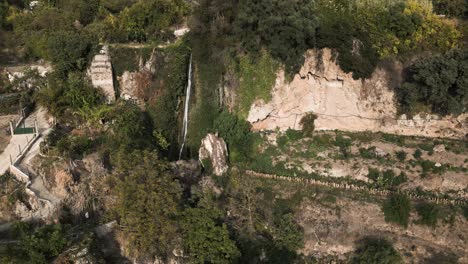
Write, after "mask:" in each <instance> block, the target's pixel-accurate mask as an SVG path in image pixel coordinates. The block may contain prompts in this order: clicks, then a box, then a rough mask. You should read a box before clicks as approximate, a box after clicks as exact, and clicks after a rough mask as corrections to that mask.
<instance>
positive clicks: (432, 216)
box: [416, 203, 440, 227]
mask: <svg viewBox="0 0 468 264" xmlns="http://www.w3.org/2000/svg"><path fill="white" fill-rule="evenodd" d="M416 211H417V212H418V215H419V221H418V222H419V223H420V224H423V225H428V226H432V227H435V226H436V225H437V220H438V219H439V213H440V210H439V207H438V206H437V205H435V204H429V203H423V204H420V205H418V206H416Z"/></svg>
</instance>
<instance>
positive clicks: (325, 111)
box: [247, 49, 468, 139]
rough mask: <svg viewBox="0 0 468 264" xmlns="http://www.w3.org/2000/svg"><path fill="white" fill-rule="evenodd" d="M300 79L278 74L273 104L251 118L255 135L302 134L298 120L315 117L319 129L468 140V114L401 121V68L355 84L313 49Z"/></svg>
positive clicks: (255, 109)
mask: <svg viewBox="0 0 468 264" xmlns="http://www.w3.org/2000/svg"><path fill="white" fill-rule="evenodd" d="M305 57H306V60H305V63H304V65H303V66H302V68H301V70H300V72H299V74H297V75H296V76H295V77H294V79H293V80H292V81H289V80H287V78H286V77H285V74H284V71H282V70H280V71H279V72H278V73H277V79H276V83H275V86H274V87H273V88H272V91H271V93H272V99H271V101H269V102H264V101H263V100H257V101H255V102H254V103H253V104H252V106H251V108H250V112H249V115H248V119H247V120H248V121H249V122H250V123H252V127H253V129H254V130H268V131H274V130H275V129H276V128H279V129H280V130H282V131H285V130H287V129H289V128H290V129H296V130H300V129H301V125H300V123H299V121H300V120H301V118H302V117H303V116H304V115H305V114H307V113H310V112H313V113H315V114H316V115H317V116H318V118H317V120H316V121H315V128H316V130H343V131H350V132H361V131H372V132H384V133H391V134H398V135H416V136H425V137H449V138H458V139H460V138H464V137H465V135H466V134H467V133H466V131H468V113H464V114H462V115H460V116H458V117H451V116H448V117H443V118H442V117H439V116H436V115H422V114H419V115H415V116H414V117H412V118H408V117H406V116H405V115H402V116H398V115H397V113H398V111H397V105H396V103H395V101H396V100H395V94H394V92H393V90H394V89H393V88H394V87H397V86H398V85H399V82H400V80H401V79H402V77H401V76H402V74H401V73H402V68H403V67H402V66H401V65H399V64H394V65H393V69H392V70H387V69H383V68H377V69H376V70H375V72H374V73H373V74H372V76H371V77H370V78H369V79H359V80H355V79H353V76H352V74H351V73H345V72H344V71H343V70H341V68H340V66H339V65H338V64H337V63H336V60H334V59H333V56H332V52H331V51H330V50H329V49H324V50H321V51H317V50H310V51H308V52H307V53H306V56H305Z"/></svg>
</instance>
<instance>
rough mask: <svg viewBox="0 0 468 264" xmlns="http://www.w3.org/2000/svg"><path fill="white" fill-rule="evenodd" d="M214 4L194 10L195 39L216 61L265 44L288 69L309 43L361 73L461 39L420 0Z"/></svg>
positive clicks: (207, 1)
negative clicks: (231, 51)
mask: <svg viewBox="0 0 468 264" xmlns="http://www.w3.org/2000/svg"><path fill="white" fill-rule="evenodd" d="M218 1H219V0H205V1H202V3H201V4H200V6H199V7H198V8H197V10H196V11H195V21H194V22H193V25H194V26H193V37H194V38H195V41H196V42H195V44H198V45H200V48H202V47H203V48H207V47H208V48H209V49H210V52H211V54H207V55H211V56H213V57H215V58H223V57H225V55H223V54H225V50H229V49H236V50H237V51H236V53H238V50H241V51H243V52H249V53H251V54H259V53H260V51H261V49H263V48H265V49H266V50H267V51H268V52H269V53H270V54H271V55H272V56H273V57H274V58H275V59H277V60H278V61H280V62H282V63H283V64H284V65H285V68H286V70H287V71H288V72H289V73H291V74H294V73H296V72H297V71H298V69H299V68H300V66H301V65H302V64H303V61H304V53H305V51H306V50H307V49H311V48H332V49H333V50H335V51H337V52H338V53H337V60H338V63H339V64H340V66H341V67H342V69H343V70H344V71H346V72H353V75H354V77H356V78H361V77H369V76H370V75H371V74H372V72H373V70H374V69H375V67H376V65H377V63H378V62H379V61H380V60H381V59H385V58H388V57H395V56H397V55H404V54H409V53H414V52H418V51H421V50H435V51H439V50H440V51H447V50H449V49H451V48H453V47H456V46H457V45H458V41H459V38H460V34H459V32H458V31H457V30H456V29H455V26H454V25H452V24H450V23H448V22H446V21H444V20H442V19H441V18H439V17H437V16H436V15H435V14H434V13H433V11H432V5H431V4H430V3H429V2H428V1H426V0H408V1H403V0H401V1H400V0H395V1H370V2H369V1H362V0H354V1H326V0H321V1H310V0H302V1H296V2H294V3H291V2H287V1H281V0H276V1H268V0H262V1H256V2H252V1H239V2H237V1H223V3H221V2H218Z"/></svg>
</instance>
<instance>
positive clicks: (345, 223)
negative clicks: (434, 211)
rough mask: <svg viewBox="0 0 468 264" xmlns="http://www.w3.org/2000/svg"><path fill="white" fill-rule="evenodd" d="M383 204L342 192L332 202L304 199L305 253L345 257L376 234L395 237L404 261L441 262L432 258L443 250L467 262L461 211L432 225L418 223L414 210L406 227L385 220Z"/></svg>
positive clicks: (465, 225)
mask: <svg viewBox="0 0 468 264" xmlns="http://www.w3.org/2000/svg"><path fill="white" fill-rule="evenodd" d="M380 207H381V205H380V204H378V203H375V202H370V201H356V200H353V199H349V198H346V197H340V196H337V197H336V201H335V202H332V203H323V202H321V203H318V202H317V201H316V200H315V201H314V200H306V201H304V202H303V204H302V206H301V208H300V209H299V213H298V219H299V223H300V224H301V225H302V226H303V228H304V232H305V241H306V243H305V247H304V249H303V250H302V253H304V254H305V255H313V256H315V257H317V258H319V259H320V258H323V257H326V256H330V255H332V256H337V257H338V258H339V259H341V260H343V261H344V260H345V259H346V258H348V257H349V254H350V253H352V252H353V251H354V250H355V243H356V241H358V240H360V239H362V238H364V237H366V236H377V237H384V238H386V239H388V240H390V241H392V242H393V243H394V246H395V248H396V249H397V250H398V251H399V252H400V253H401V255H403V256H404V259H405V263H438V262H434V261H433V260H432V261H431V259H433V258H435V257H436V256H439V255H441V254H443V255H454V256H456V257H458V258H459V259H458V261H459V262H458V263H468V234H467V232H466V230H468V222H467V220H466V218H464V217H463V216H461V215H460V214H456V216H455V218H454V219H453V220H452V221H453V222H452V223H448V222H446V221H448V220H446V219H444V220H442V221H439V223H438V225H437V227H435V228H433V227H428V226H423V225H417V224H416V221H417V219H418V217H417V215H416V214H415V213H413V214H412V216H411V222H410V225H409V226H408V228H404V227H399V226H396V225H393V224H389V223H386V222H385V219H384V215H383V212H382V210H381V208H380ZM447 219H448V218H447ZM439 263H440V262H439Z"/></svg>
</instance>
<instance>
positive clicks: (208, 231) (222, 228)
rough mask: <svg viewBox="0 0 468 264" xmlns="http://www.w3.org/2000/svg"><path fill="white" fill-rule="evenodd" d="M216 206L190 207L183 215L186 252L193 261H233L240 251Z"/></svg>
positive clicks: (182, 225) (182, 224)
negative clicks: (230, 236)
mask: <svg viewBox="0 0 468 264" xmlns="http://www.w3.org/2000/svg"><path fill="white" fill-rule="evenodd" d="M221 216H222V214H221V212H220V211H219V210H218V209H216V208H203V207H201V208H188V209H186V210H185V211H184V213H183V215H182V221H181V222H182V223H181V228H182V234H183V237H184V240H183V245H184V249H185V251H184V253H187V254H188V255H189V256H190V258H191V259H192V261H193V263H232V262H233V261H234V260H235V259H236V258H238V257H239V255H240V252H239V250H238V249H237V247H236V245H235V243H234V241H232V240H231V239H230V238H229V232H228V229H227V226H226V225H225V224H220V222H221V221H220V220H221Z"/></svg>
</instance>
